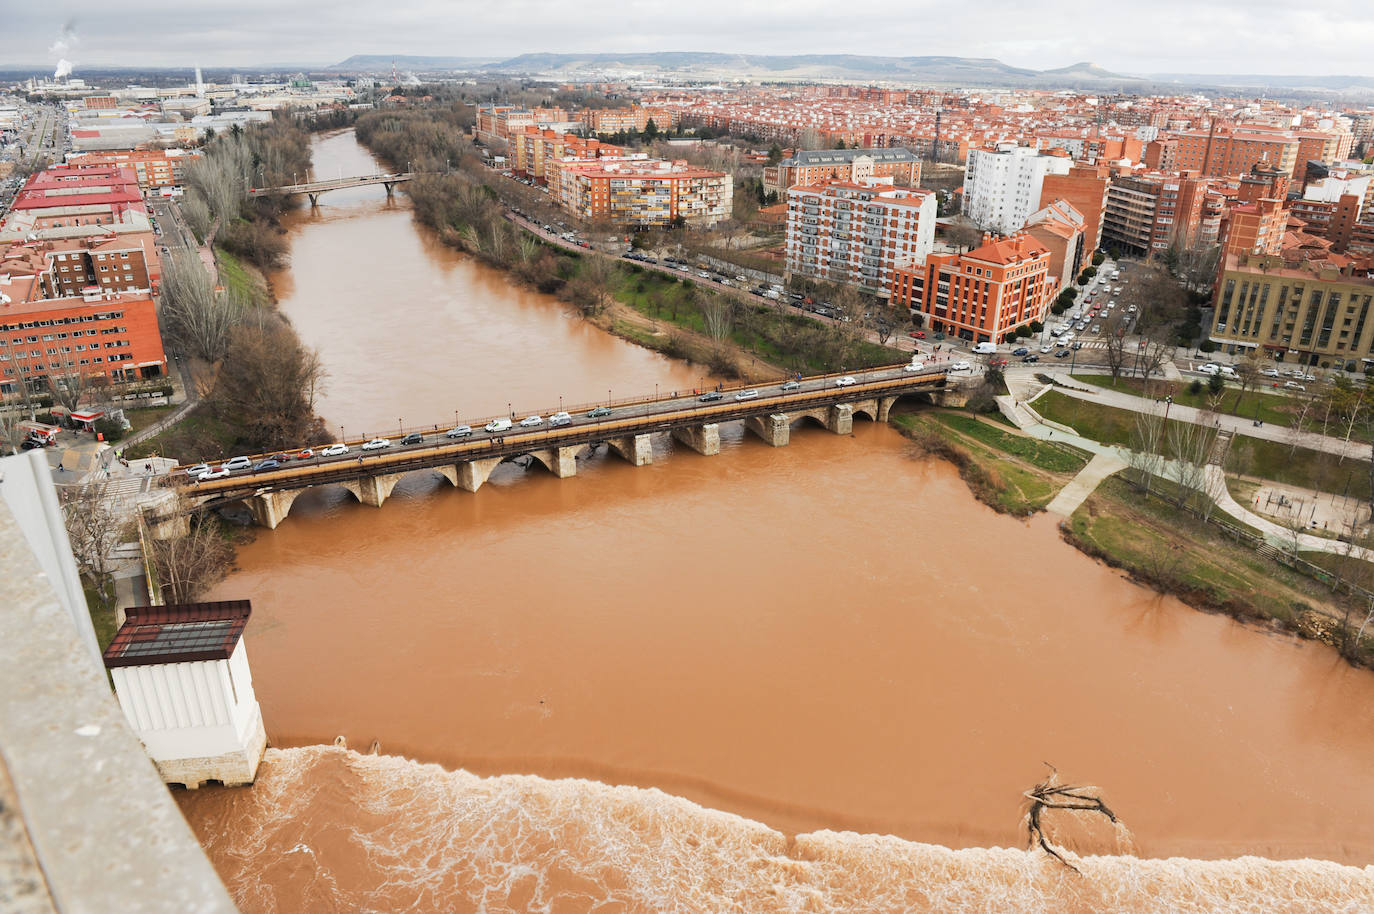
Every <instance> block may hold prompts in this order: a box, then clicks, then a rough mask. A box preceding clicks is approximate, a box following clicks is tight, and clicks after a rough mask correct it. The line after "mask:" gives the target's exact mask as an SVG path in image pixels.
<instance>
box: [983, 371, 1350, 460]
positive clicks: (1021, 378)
mask: <svg viewBox="0 0 1374 914" xmlns="http://www.w3.org/2000/svg"><path fill="white" fill-rule="evenodd" d="M1039 373H1040V374H1046V375H1050V376H1051V377H1053V378H1055V379H1056V380H1058V381H1059V382H1060V383H1061V384H1062V385H1063V386H1058V385H1056V386H1055V387H1054V389H1055V390H1057V391H1059V392H1060V393H1062V394H1064V395H1065V396H1069V397H1074V398H1076V399H1079V400H1089V401H1092V402H1094V403H1101V404H1102V405H1103V406H1112V407H1116V408H1117V409H1125V410H1129V411H1131V412H1136V413H1143V412H1154V411H1156V410H1157V409H1159V404H1158V403H1156V402H1155V401H1154V400H1152V399H1150V398H1149V397H1137V396H1135V395H1134V394H1126V393H1122V392H1120V391H1117V390H1110V389H1108V388H1106V387H1096V386H1094V385H1090V384H1084V383H1083V382H1081V381H1075V380H1073V379H1072V378H1070V377H1069V376H1068V372H1067V371H1041V372H1039ZM1035 374H1036V372H1034V371H1029V370H1026V369H1011V370H1008V371H1007V387H1008V389H1009V390H1011V391H1012V393H1013V395H1014V396H1015V397H1016V398H1017V399H1018V400H1023V401H1024V400H1031V399H1034V397H1036V396H1038V395H1039V394H1041V393H1044V391H1045V390H1047V389H1049V388H1048V387H1047V386H1046V385H1044V384H1042V383H1040V382H1039V381H1037V380H1036V379H1035ZM1202 414H1203V411H1202V410H1199V409H1194V408H1193V407H1191V406H1182V405H1179V404H1174V405H1173V406H1171V407H1170V408H1169V418H1170V419H1181V420H1183V421H1185V422H1197V421H1198V420H1199V417H1200V416H1201V415H1202ZM1207 418H1208V420H1209V422H1216V423H1219V424H1220V427H1221V428H1224V429H1230V430H1231V431H1232V432H1234V433H1236V434H1237V435H1246V436H1248V437H1250V438H1263V439H1266V440H1268V441H1277V442H1279V443H1280V444H1286V445H1292V444H1293V443H1294V442H1295V440H1296V443H1297V444H1298V445H1299V446H1300V447H1305V448H1307V449H1309V450H1313V451H1325V452H1326V453H1328V454H1335V455H1337V456H1343V457H1355V458H1358V459H1360V460H1368V459H1369V457H1370V446H1369V445H1368V444H1363V443H1361V442H1358V441H1350V442H1347V441H1346V440H1345V439H1344V438H1334V437H1332V436H1330V435H1319V434H1317V433H1316V432H1305V431H1295V430H1294V429H1291V428H1284V427H1282V426H1277V425H1261V426H1256V425H1255V424H1254V421H1253V420H1252V419H1248V418H1246V417H1244V416H1232V415H1230V414H1229V413H1207Z"/></svg>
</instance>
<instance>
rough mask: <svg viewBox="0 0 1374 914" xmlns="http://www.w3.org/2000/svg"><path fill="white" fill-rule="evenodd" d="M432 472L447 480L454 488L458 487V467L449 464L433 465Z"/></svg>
mask: <svg viewBox="0 0 1374 914" xmlns="http://www.w3.org/2000/svg"><path fill="white" fill-rule="evenodd" d="M434 472H436V473H438V474H439V475H440V476H442V477H444V478H445V479H447V480H448V484H449V485H451V486H453V487H454V488H455V489H456V488H458V467H457V466H455V465H453V464H449V465H447V466H442V467H435V468H434Z"/></svg>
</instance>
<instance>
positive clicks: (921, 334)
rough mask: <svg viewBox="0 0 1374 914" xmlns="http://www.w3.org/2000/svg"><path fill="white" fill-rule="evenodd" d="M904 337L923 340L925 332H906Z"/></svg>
mask: <svg viewBox="0 0 1374 914" xmlns="http://www.w3.org/2000/svg"><path fill="white" fill-rule="evenodd" d="M906 335H907V336H909V337H911V338H912V339H913V340H923V339H925V338H926V332H925V331H924V330H908V331H907V334H906Z"/></svg>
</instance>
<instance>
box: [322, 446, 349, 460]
mask: <svg viewBox="0 0 1374 914" xmlns="http://www.w3.org/2000/svg"><path fill="white" fill-rule="evenodd" d="M347 453H348V445H346V444H342V443H341V444H331V445H330V446H329V447H327V448H325V449H324V450H322V451H320V456H321V457H338V456H339V455H340V454H347Z"/></svg>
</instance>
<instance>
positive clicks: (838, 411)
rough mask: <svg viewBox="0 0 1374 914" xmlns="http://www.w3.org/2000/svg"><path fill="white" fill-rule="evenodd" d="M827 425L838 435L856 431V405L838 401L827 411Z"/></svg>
mask: <svg viewBox="0 0 1374 914" xmlns="http://www.w3.org/2000/svg"><path fill="white" fill-rule="evenodd" d="M825 427H826V428H828V429H830V430H831V431H832V432H834V433H835V434H837V435H848V434H850V433H852V432H853V431H854V407H853V406H851V405H849V404H848V403H836V404H835V405H834V406H832V407H830V409H829V410H828V411H827V413H826V417H825Z"/></svg>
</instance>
